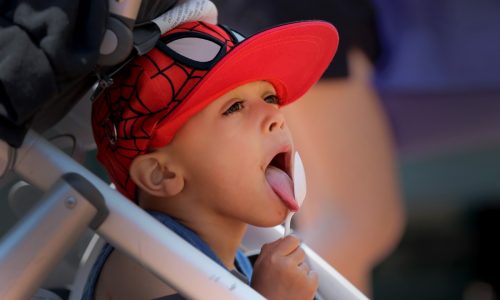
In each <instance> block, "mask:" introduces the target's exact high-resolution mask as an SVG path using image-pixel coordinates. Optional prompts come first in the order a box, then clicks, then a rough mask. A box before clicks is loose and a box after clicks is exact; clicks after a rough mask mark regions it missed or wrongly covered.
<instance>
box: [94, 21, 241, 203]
mask: <svg viewBox="0 0 500 300" xmlns="http://www.w3.org/2000/svg"><path fill="white" fill-rule="evenodd" d="M169 36H175V37H177V38H176V39H175V40H173V41H171V40H170V42H175V41H179V40H181V39H190V40H189V41H188V44H189V43H190V42H191V43H192V42H196V41H195V40H194V39H193V36H194V38H199V39H200V41H202V40H203V42H204V43H205V41H206V40H214V39H215V40H216V41H218V46H220V51H221V53H223V55H224V54H226V53H228V52H229V51H230V50H231V49H232V48H234V46H235V45H236V43H237V41H235V40H234V37H233V36H232V35H231V34H230V33H229V32H228V31H226V30H225V29H224V28H222V27H219V26H216V25H212V24H206V23H203V22H190V23H186V24H183V25H181V26H178V27H176V28H175V29H173V30H171V31H169V32H168V33H166V34H165V35H164V36H163V37H162V39H164V38H168V37H169ZM203 37H205V38H203ZM205 44H206V43H205ZM188 48H189V47H188ZM202 50H203V49H202ZM172 51H175V50H172ZM193 53H195V52H192V53H191V54H193ZM179 55H180V56H179V57H176V58H177V59H173V58H172V56H168V55H166V54H165V53H164V52H163V51H161V50H160V49H156V48H155V49H153V50H152V51H151V52H149V53H147V54H145V55H144V56H141V57H138V58H136V59H135V60H133V61H132V62H131V63H130V65H129V66H127V67H126V68H125V69H124V70H123V71H121V72H120V73H119V74H118V75H117V76H116V77H115V78H114V84H113V85H112V86H111V87H109V88H108V89H107V90H106V91H105V92H104V93H103V94H102V96H100V97H99V98H98V99H96V101H95V102H94V104H93V111H92V126H93V131H94V138H95V140H96V143H97V144H98V154H97V157H98V159H99V160H100V162H101V163H102V164H103V165H104V166H105V168H106V169H107V172H108V175H109V176H110V179H111V181H112V182H113V183H114V184H115V186H116V187H117V189H118V190H119V191H120V192H121V193H123V194H124V195H125V196H127V197H128V198H130V199H132V200H133V199H135V196H136V195H135V193H136V192H135V190H136V186H135V184H134V183H133V181H132V180H131V178H130V175H129V167H130V164H131V163H132V161H133V159H134V158H135V157H137V156H138V155H141V154H144V153H147V152H148V151H151V150H153V149H151V139H152V138H154V132H155V129H156V128H158V127H159V126H168V124H167V123H168V120H169V116H170V115H171V114H172V112H173V111H175V110H176V109H177V108H178V107H179V106H180V105H182V103H183V101H184V100H185V99H186V98H187V97H188V96H189V95H190V93H191V92H192V91H193V89H194V88H195V87H196V86H197V84H198V83H199V82H200V80H202V79H203V77H204V76H205V75H206V74H207V72H208V71H209V69H199V68H196V67H197V65H194V66H193V64H192V63H191V64H190V63H189V62H190V61H194V60H193V59H191V58H190V57H187V58H186V59H184V60H183V59H182V56H183V55H182V53H181V54H179ZM188 55H189V53H188ZM223 55H222V56H223ZM219 59H220V58H219ZM181 61H182V62H181ZM165 124H166V125H165Z"/></svg>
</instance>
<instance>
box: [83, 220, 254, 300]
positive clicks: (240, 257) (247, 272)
mask: <svg viewBox="0 0 500 300" xmlns="http://www.w3.org/2000/svg"><path fill="white" fill-rule="evenodd" d="M148 213H149V214H151V216H153V217H154V218H155V219H157V220H158V221H160V223H162V224H163V225H165V226H166V227H168V228H169V229H171V230H172V231H174V232H175V233H176V234H178V235H179V236H180V237H182V238H183V239H184V240H186V241H187V242H188V243H190V244H191V245H192V246H194V247H195V248H197V249H198V250H200V251H201V252H203V253H204V254H205V255H207V256H208V257H210V258H211V259H212V260H213V261H215V262H216V263H218V264H219V265H221V266H222V267H223V268H225V269H227V268H226V267H225V266H224V264H223V263H222V261H221V260H220V258H218V257H217V255H215V253H214V252H213V250H212V249H210V247H209V246H208V245H207V243H205V242H204V241H203V240H202V239H201V238H200V237H199V236H198V235H197V234H196V233H195V232H194V231H192V230H191V229H189V228H187V227H186V226H184V225H182V224H180V223H178V222H177V221H175V220H174V219H172V218H171V217H170V216H168V215H166V214H164V213H161V212H157V211H149V212H148ZM113 250H114V248H113V246H111V245H110V244H106V245H105V246H104V247H103V249H102V251H101V253H100V254H99V257H98V258H97V260H96V262H95V264H94V266H93V267H92V270H91V271H90V274H89V278H88V280H87V284H86V285H85V290H84V293H83V296H82V300H92V299H94V293H95V288H96V286H97V282H98V280H99V275H100V273H101V271H102V268H103V267H104V264H105V263H106V260H107V259H108V258H109V256H110V254H111V253H112V252H113ZM235 263H236V267H237V268H238V270H239V271H240V272H241V275H243V276H241V275H240V276H238V274H237V273H236V274H235V272H232V273H233V274H234V275H236V276H237V277H239V278H240V279H242V280H244V281H246V283H247V284H248V283H249V282H250V278H252V265H251V263H250V261H249V260H248V258H247V257H246V256H245V255H244V254H243V253H242V252H241V251H237V252H236V261H235ZM161 299H172V300H173V299H184V298H183V297H181V296H179V295H172V296H167V297H164V298H161Z"/></svg>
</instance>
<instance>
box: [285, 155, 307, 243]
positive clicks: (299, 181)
mask: <svg viewBox="0 0 500 300" xmlns="http://www.w3.org/2000/svg"><path fill="white" fill-rule="evenodd" d="M293 166H294V167H293V193H294V195H295V201H297V204H298V205H299V208H300V207H301V206H302V202H304V199H305V198H306V192H307V183H306V173H305V171H304V165H303V164H302V159H300V155H299V152H295V157H294V163H293ZM294 214H295V212H293V211H291V212H290V213H288V216H287V217H286V219H285V236H287V235H289V234H290V222H291V221H292V217H293V215H294Z"/></svg>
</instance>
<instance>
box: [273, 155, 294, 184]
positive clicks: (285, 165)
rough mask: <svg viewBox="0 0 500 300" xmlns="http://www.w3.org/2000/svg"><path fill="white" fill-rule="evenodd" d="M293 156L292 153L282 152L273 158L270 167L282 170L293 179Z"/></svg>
mask: <svg viewBox="0 0 500 300" xmlns="http://www.w3.org/2000/svg"><path fill="white" fill-rule="evenodd" d="M291 156H292V155H291V153H290V151H284V152H280V153H278V154H276V155H275V156H274V157H273V159H272V160H271V162H270V163H269V166H273V167H275V168H278V169H280V170H281V171H283V172H285V173H286V174H287V175H288V176H289V177H290V178H291V179H292V171H291Z"/></svg>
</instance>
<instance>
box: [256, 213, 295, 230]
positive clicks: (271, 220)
mask: <svg viewBox="0 0 500 300" xmlns="http://www.w3.org/2000/svg"><path fill="white" fill-rule="evenodd" d="M287 215H288V210H285V211H283V212H278V213H277V214H275V215H274V216H269V217H267V218H265V219H261V220H260V222H259V224H253V225H255V226H258V227H274V226H277V225H280V224H283V222H285V219H286V216H287Z"/></svg>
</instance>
